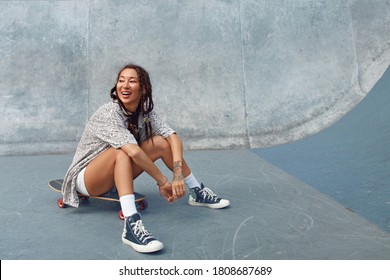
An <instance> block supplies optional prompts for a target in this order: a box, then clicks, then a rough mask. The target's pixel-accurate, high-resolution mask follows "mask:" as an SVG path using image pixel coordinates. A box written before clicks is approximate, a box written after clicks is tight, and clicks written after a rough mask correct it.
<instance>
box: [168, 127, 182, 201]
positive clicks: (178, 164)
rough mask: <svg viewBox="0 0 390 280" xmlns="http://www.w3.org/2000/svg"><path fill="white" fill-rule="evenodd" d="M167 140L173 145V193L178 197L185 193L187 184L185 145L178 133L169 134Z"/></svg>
mask: <svg viewBox="0 0 390 280" xmlns="http://www.w3.org/2000/svg"><path fill="white" fill-rule="evenodd" d="M166 139H167V141H168V143H169V145H170V146H171V150H172V157H173V180H172V193H173V196H174V197H175V199H176V198H180V197H182V196H184V194H185V184H184V175H183V145H182V142H181V140H180V138H179V136H177V134H176V133H173V134H171V135H170V136H168V137H167V138H166Z"/></svg>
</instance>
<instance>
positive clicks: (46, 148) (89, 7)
mask: <svg viewBox="0 0 390 280" xmlns="http://www.w3.org/2000/svg"><path fill="white" fill-rule="evenodd" d="M0 26H1V35H0V108H1V111H0V118H1V120H2V121H1V123H0V155H2V154H3V155H4V154H32V153H57V152H68V151H73V150H74V148H75V145H76V144H77V141H78V140H79V138H80V136H81V133H82V131H83V128H84V125H85V123H86V121H87V119H88V117H89V116H90V115H91V114H92V113H93V112H94V111H95V110H96V109H97V108H98V107H99V106H100V105H101V104H103V103H104V102H107V101H109V90H110V89H111V87H112V86H113V85H114V82H115V76H116V73H117V71H118V70H119V69H120V68H121V67H122V66H123V65H124V64H125V63H127V62H135V63H138V64H141V65H143V66H144V67H145V68H146V69H148V70H149V72H150V75H151V78H152V82H153V85H154V97H155V103H156V104H157V105H156V110H157V111H158V112H160V113H161V114H162V115H163V116H164V118H165V119H166V120H167V121H168V122H169V123H170V124H171V126H173V127H174V128H175V129H176V130H177V131H178V132H179V134H180V135H181V136H182V137H183V138H184V140H185V142H186V147H187V148H196V149H197V148H202V149H204V148H232V147H264V146H272V145H277V144H281V143H287V142H290V141H294V140H297V139H301V138H303V137H305V136H307V135H310V134H313V133H316V132H318V131H320V130H322V129H323V128H325V127H327V126H329V125H331V124H332V123H334V122H335V121H336V120H338V119H339V118H340V117H342V116H343V115H345V114H346V113H347V112H349V111H350V110H351V109H352V108H353V107H354V106H355V105H356V104H357V103H358V102H359V101H361V100H362V99H363V98H364V97H365V96H366V94H367V93H368V92H369V91H370V89H371V88H372V87H373V86H374V85H375V83H376V82H377V81H378V79H379V78H380V77H381V75H382V74H383V72H384V71H385V70H386V68H387V66H388V65H389V63H390V35H389V34H390V7H389V2H388V1H386V0H371V1H370V0H355V1H354V0H349V1H341V0H340V1H336V0H333V1H325V0H324V1H320V0H295V1H293V0H262V1H256V0H247V1H245V0H230V1H229V0H225V1H222V0H219V1H218V0H198V1H179V0H176V1H175V0H167V1H163V0H161V1H151V0H150V1H139V0H137V1H131V0H129V1H124V0H122V1H98V0H89V1H1V2H0Z"/></svg>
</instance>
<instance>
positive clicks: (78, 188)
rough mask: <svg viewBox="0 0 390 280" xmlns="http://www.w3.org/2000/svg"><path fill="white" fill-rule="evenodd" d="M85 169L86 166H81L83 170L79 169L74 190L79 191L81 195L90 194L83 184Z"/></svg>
mask: <svg viewBox="0 0 390 280" xmlns="http://www.w3.org/2000/svg"><path fill="white" fill-rule="evenodd" d="M85 169H87V168H86V167H85V168H83V170H81V171H80V173H79V175H78V176H77V183H76V191H78V192H79V193H81V194H83V195H86V196H90V195H89V193H88V191H87V187H86V186H85V182H84V173H85Z"/></svg>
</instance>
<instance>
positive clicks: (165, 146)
mask: <svg viewBox="0 0 390 280" xmlns="http://www.w3.org/2000/svg"><path fill="white" fill-rule="evenodd" d="M153 140H154V144H155V146H156V149H158V150H161V151H166V150H170V149H171V146H170V145H169V143H168V141H167V140H166V139H165V138H163V137H161V136H157V137H156V139H153Z"/></svg>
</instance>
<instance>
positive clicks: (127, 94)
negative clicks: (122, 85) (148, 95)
mask: <svg viewBox="0 0 390 280" xmlns="http://www.w3.org/2000/svg"><path fill="white" fill-rule="evenodd" d="M122 95H125V96H129V95H131V92H130V91H122Z"/></svg>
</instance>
